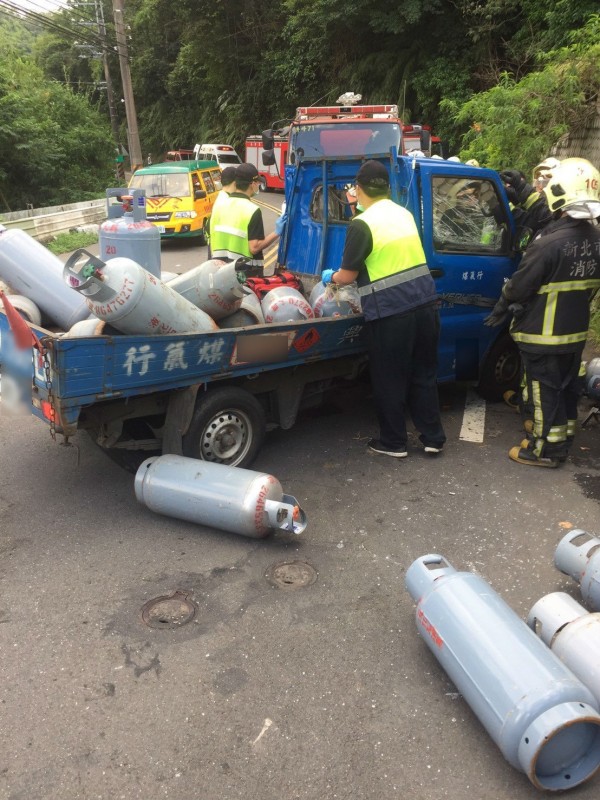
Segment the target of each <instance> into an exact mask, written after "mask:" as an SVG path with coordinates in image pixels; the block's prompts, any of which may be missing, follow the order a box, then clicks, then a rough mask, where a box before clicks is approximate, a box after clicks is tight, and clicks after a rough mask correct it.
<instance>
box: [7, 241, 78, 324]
mask: <svg viewBox="0 0 600 800" xmlns="http://www.w3.org/2000/svg"><path fill="white" fill-rule="evenodd" d="M0 278H1V279H2V280H4V281H6V282H7V283H9V284H10V286H11V287H12V290H13V292H14V293H15V294H20V295H23V296H24V297H27V298H29V300H32V301H33V302H34V303H35V304H36V306H37V307H38V308H39V309H40V310H41V311H42V312H43V313H44V314H45V315H46V316H47V317H48V318H49V319H50V320H52V322H53V323H56V324H57V325H60V327H61V328H62V329H63V330H65V331H66V330H69V328H70V327H71V326H72V325H74V324H75V323H76V322H79V320H81V319H85V318H86V317H88V316H89V313H90V312H89V309H88V307H87V305H86V302H85V299H84V298H83V297H80V296H79V295H77V294H75V292H72V291H71V290H70V289H69V287H68V286H65V282H64V280H63V263H62V261H61V260H60V258H58V257H57V256H55V255H54V254H53V253H51V252H50V250H48V249H47V248H46V247H44V245H42V244H40V243H39V242H38V241H36V240H35V239H33V238H32V237H31V236H29V234H27V233H25V231H22V230H19V229H18V228H13V229H11V230H7V229H6V228H5V227H4V226H3V225H0Z"/></svg>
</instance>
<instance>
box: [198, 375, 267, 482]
mask: <svg viewBox="0 0 600 800" xmlns="http://www.w3.org/2000/svg"><path fill="white" fill-rule="evenodd" d="M265 431H266V424H265V414H264V411H263V409H262V406H261V405H260V403H259V402H258V400H257V399H256V398H255V397H254V395H252V394H250V392H247V391H246V390H245V389H238V388H236V387H235V386H226V387H224V388H222V389H213V390H212V391H209V392H208V393H207V394H205V393H203V392H200V393H199V394H198V400H197V403H196V410H195V411H194V416H193V417H192V422H191V424H190V427H189V430H188V432H187V433H186V434H185V436H184V437H183V454H184V456H189V457H190V458H199V459H201V460H202V461H214V462H216V463H218V464H227V465H228V466H231V467H247V466H248V465H249V464H251V463H252V461H253V460H254V459H255V458H256V455H257V453H258V451H259V449H260V447H261V445H262V442H263V439H264V436H265Z"/></svg>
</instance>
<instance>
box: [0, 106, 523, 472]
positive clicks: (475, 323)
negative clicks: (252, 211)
mask: <svg viewBox="0 0 600 800" xmlns="http://www.w3.org/2000/svg"><path fill="white" fill-rule="evenodd" d="M374 108H377V107H374ZM378 113H383V112H371V114H370V116H369V115H367V114H365V116H364V117H362V118H361V119H360V120H359V119H357V118H356V111H354V112H353V118H352V119H350V120H348V119H345V120H344V122H343V124H342V125H340V126H339V132H341V134H342V135H341V138H340V137H339V134H338V133H336V131H338V126H337V125H336V124H335V121H333V120H327V119H325V120H323V121H321V122H317V121H315V119H314V118H310V119H309V121H308V122H307V123H306V124H305V125H303V124H302V122H303V121H300V123H299V124H298V125H295V126H294V125H292V128H291V132H290V162H289V164H288V165H287V167H286V175H285V186H286V188H285V198H286V204H287V210H288V219H289V223H288V225H287V228H286V230H285V232H284V235H283V236H282V239H281V242H280V249H279V262H280V264H282V265H285V266H286V268H287V269H289V270H291V271H293V272H295V273H296V274H297V275H298V276H299V277H300V279H301V281H302V283H303V286H304V289H305V291H306V293H307V295H308V293H309V292H310V291H311V289H312V288H313V286H314V285H315V283H316V282H318V281H319V280H320V274H321V271H322V269H324V268H327V267H337V266H339V263H340V259H341V252H342V248H343V244H344V238H345V233H346V230H347V226H348V223H349V221H350V219H351V217H352V213H353V209H352V204H351V186H352V183H353V180H354V176H355V175H356V172H357V171H358V168H359V166H360V163H361V161H362V160H364V158H380V159H381V160H382V161H383V162H384V163H385V164H387V165H388V167H389V170H390V176H391V186H392V196H393V199H394V200H395V201H396V202H399V203H402V204H403V205H405V206H406V207H408V208H409V209H410V210H411V211H412V212H413V214H414V215H415V218H416V219H417V223H418V226H419V229H420V231H421V235H422V237H423V244H424V248H425V253H426V255H427V260H428V263H429V265H430V268H431V270H432V273H433V275H434V277H435V280H436V283H437V287H438V291H439V294H440V299H441V303H442V307H441V316H442V337H441V345H440V375H439V378H440V381H457V380H458V381H462V380H465V381H467V380H468V381H476V382H477V385H478V387H479V390H480V392H481V393H482V394H483V395H484V396H485V397H487V398H490V399H499V398H500V397H501V396H502V393H503V392H504V391H505V390H506V389H507V388H510V387H513V386H515V385H516V382H517V380H518V372H519V361H518V353H517V351H516V348H515V347H514V344H513V342H512V340H511V338H510V336H509V335H508V331H507V330H501V331H500V332H498V330H497V329H490V328H486V327H485V326H484V325H483V319H484V317H485V316H486V314H488V313H489V310H490V308H491V307H492V306H493V305H494V303H495V301H496V299H497V298H498V296H499V295H500V291H501V288H502V284H503V281H504V280H505V279H506V278H508V277H509V276H510V275H511V273H512V272H513V270H514V269H515V267H516V265H517V263H518V258H519V254H518V252H516V250H515V249H514V242H515V231H514V225H513V221H512V217H511V214H510V209H509V206H508V202H507V198H506V195H505V193H504V189H503V187H502V184H501V181H500V179H499V176H498V174H497V173H496V172H494V171H492V170H487V169H480V168H477V167H467V166H465V165H462V164H456V163H452V162H446V161H443V160H438V159H430V158H413V157H407V156H398V154H397V153H398V152H399V147H401V141H400V138H399V137H401V135H402V133H401V128H399V129H397V127H395V126H396V123H395V122H394V119H393V117H392V118H388V117H385V118H382V117H381V116H373V115H374V114H375V115H377V114H378ZM341 119H344V117H341ZM357 125H358V126H359V127H358V128H356V126H357ZM361 125H362V126H363V127H360V126H361ZM382 125H385V126H386V127H385V128H384V130H383V133H382V132H381V130H380V128H381V126H382ZM332 127H333V130H332ZM356 131H358V134H359V135H358V138H356V139H354V138H353V137H354V136H355V135H356ZM323 134H328V135H323ZM268 144H269V137H268V132H266V133H265V145H268ZM266 149H267V151H268V147H266ZM400 151H401V150H400ZM267 157H268V156H267ZM473 187H475V188H477V189H478V192H477V194H478V205H477V208H475V209H474V208H473V207H471V206H464V204H463V206H461V205H460V203H459V202H458V199H459V198H460V195H461V192H463V193H464V192H465V191H467V192H468V191H470V190H472V189H473ZM324 209H327V212H326V213H324ZM457 209H458V211H457ZM461 209H462V211H461ZM463 212H464V213H463ZM467 212H468V213H467ZM32 327H33V329H34V330H35V332H36V334H37V336H38V337H39V339H40V340H41V342H42V344H43V346H44V349H45V353H44V354H43V355H40V353H39V352H38V351H37V350H35V349H32V358H31V365H32V368H31V370H30V373H31V374H29V375H28V376H26V382H27V385H28V387H29V388H28V391H27V393H26V394H27V404H28V406H29V404H30V410H31V411H32V413H33V414H34V415H36V416H37V417H39V418H40V419H42V420H44V421H45V422H46V423H47V424H49V426H50V430H51V432H52V433H53V435H56V434H59V435H63V436H65V437H71V436H73V435H74V434H75V432H76V431H77V430H85V431H87V432H88V433H89V434H90V435H91V436H92V438H93V440H94V441H95V442H96V443H97V444H98V445H99V446H100V447H102V448H103V449H104V450H105V451H106V452H107V453H108V454H109V455H111V456H112V457H113V458H114V459H115V460H116V461H118V462H119V463H120V464H122V465H123V466H124V467H126V468H129V469H135V468H136V467H137V465H139V463H140V462H141V460H142V457H144V456H145V455H147V454H148V453H152V452H156V451H162V452H164V453H179V454H183V455H186V456H190V457H195V458H199V459H204V460H210V461H216V462H219V463H224V464H229V465H233V466H248V465H249V464H250V463H251V462H252V460H253V459H254V457H255V456H256V454H257V452H258V450H259V448H260V446H261V444H262V441H263V439H264V435H265V432H266V431H267V430H268V429H269V428H270V427H275V426H280V427H282V428H284V429H287V428H290V427H291V426H292V425H293V424H294V422H295V420H296V416H297V414H298V412H299V410H300V409H302V408H305V407H310V406H311V405H314V404H316V403H318V402H319V400H320V399H321V398H322V397H323V396H324V394H325V393H326V392H327V391H328V390H329V389H330V388H332V386H334V385H336V384H337V382H339V381H348V380H352V379H355V378H356V377H358V376H359V375H360V374H361V372H362V371H363V370H364V367H365V364H366V348H365V343H364V337H363V319H362V317H361V316H360V315H357V316H351V317H342V318H332V319H309V320H303V321H299V322H293V323H291V322H287V323H278V324H269V325H264V326H252V327H244V328H233V329H227V330H225V329H224V330H220V331H214V332H210V333H193V334H186V335H178V334H173V335H165V336H130V335H116V334H115V335H100V336H92V337H80V338H68V337H62V336H61V335H60V334H57V333H52V332H51V331H49V330H47V329H44V328H40V327H39V326H38V327H36V326H32ZM11 342H12V334H11V331H10V326H9V324H8V320H7V317H6V316H5V314H3V313H0V370H1V371H2V372H6V371H7V369H10V364H9V361H10V358H11V356H10V353H11V352H14V348H13V347H12V344H11Z"/></svg>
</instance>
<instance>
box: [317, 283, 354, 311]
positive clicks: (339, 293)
mask: <svg viewBox="0 0 600 800" xmlns="http://www.w3.org/2000/svg"><path fill="white" fill-rule="evenodd" d="M309 302H310V304H311V306H312V310H313V311H314V314H315V317H348V316H350V315H351V314H360V312H361V306H360V296H359V294H358V289H357V287H356V284H349V285H348V286H337V284H336V285H332V284H329V286H323V283H322V281H319V282H318V283H316V284H315V285H314V286H313V289H312V292H311V293H310V298H309Z"/></svg>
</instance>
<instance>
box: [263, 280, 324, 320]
mask: <svg viewBox="0 0 600 800" xmlns="http://www.w3.org/2000/svg"><path fill="white" fill-rule="evenodd" d="M260 306H261V308H262V312H263V315H264V318H265V322H295V321H296V320H300V319H312V318H313V317H314V313H313V310H312V308H311V307H310V303H309V302H308V300H306V299H305V298H304V297H303V296H302V294H301V293H300V292H299V291H298V290H297V289H292V288H290V287H288V286H278V287H277V288H276V289H271V291H270V292H267V293H266V295H265V296H264V297H263V299H262V300H261V303H260Z"/></svg>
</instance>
